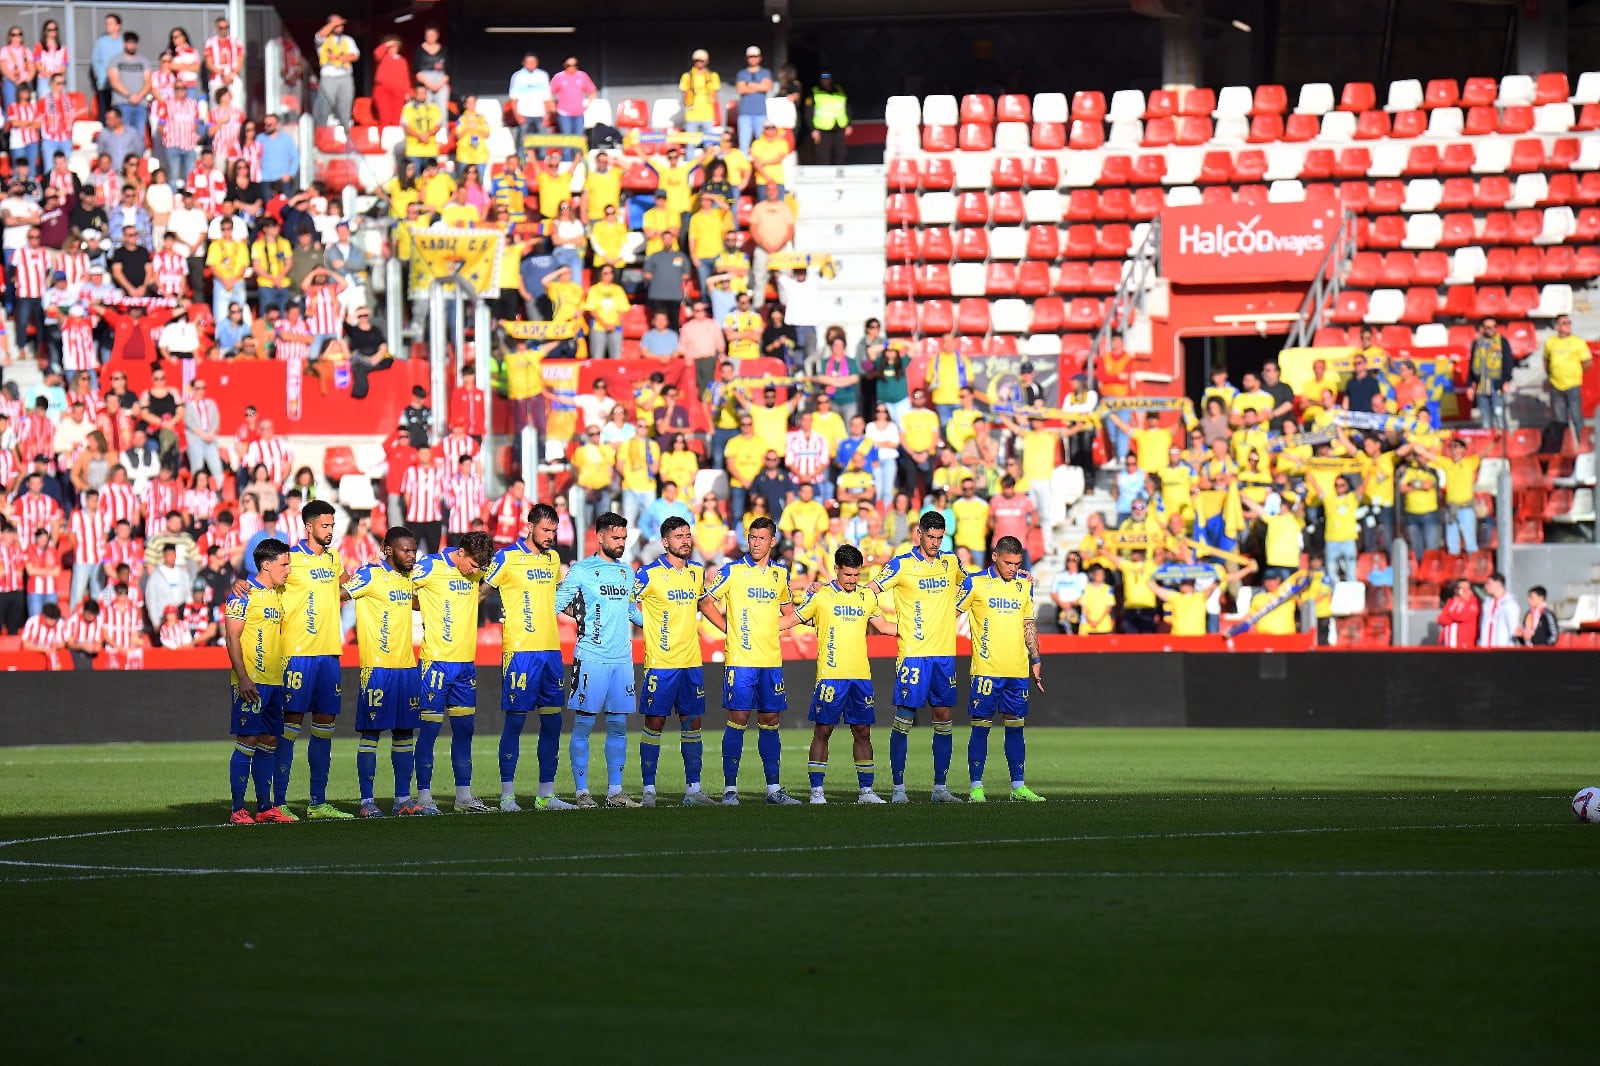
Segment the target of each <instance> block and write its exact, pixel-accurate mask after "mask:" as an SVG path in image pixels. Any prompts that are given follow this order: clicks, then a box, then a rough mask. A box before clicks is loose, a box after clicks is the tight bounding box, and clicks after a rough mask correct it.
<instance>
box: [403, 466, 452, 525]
mask: <svg viewBox="0 0 1600 1066" xmlns="http://www.w3.org/2000/svg"><path fill="white" fill-rule="evenodd" d="M444 489H445V479H444V478H443V477H442V476H441V475H440V473H439V468H438V467H436V466H434V465H433V462H432V460H431V459H430V457H429V452H428V449H427V448H419V449H417V465H415V466H413V467H412V468H411V469H410V470H407V471H406V476H405V477H404V478H403V479H402V480H401V482H400V495H402V496H404V497H405V500H406V521H408V522H442V521H443V520H444Z"/></svg>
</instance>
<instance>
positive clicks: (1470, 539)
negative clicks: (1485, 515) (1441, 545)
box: [1411, 437, 1479, 555]
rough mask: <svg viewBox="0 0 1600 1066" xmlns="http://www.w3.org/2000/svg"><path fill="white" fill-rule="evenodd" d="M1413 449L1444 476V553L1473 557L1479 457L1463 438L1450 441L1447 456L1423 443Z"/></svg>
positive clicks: (1476, 542)
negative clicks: (1473, 453)
mask: <svg viewBox="0 0 1600 1066" xmlns="http://www.w3.org/2000/svg"><path fill="white" fill-rule="evenodd" d="M1411 447H1412V451H1414V452H1415V453H1416V454H1418V455H1420V456H1421V457H1422V458H1423V460H1425V461H1426V462H1428V463H1430V464H1432V465H1433V466H1434V467H1435V468H1437V469H1438V470H1439V471H1441V472H1442V473H1443V474H1444V506H1445V526H1444V533H1445V550H1446V551H1448V552H1449V553H1450V554H1451V555H1460V554H1461V553H1463V552H1465V553H1466V554H1468V555H1471V554H1472V553H1473V552H1475V551H1477V550H1478V510H1477V496H1476V491H1477V483H1478V466H1479V459H1478V457H1477V456H1476V455H1469V454H1467V442H1466V441H1464V440H1462V439H1461V438H1460V437H1453V438H1451V440H1450V443H1449V444H1448V445H1447V446H1446V450H1447V452H1448V454H1446V455H1442V456H1441V455H1435V454H1434V453H1433V452H1431V451H1429V450H1428V449H1427V448H1425V447H1423V446H1422V445H1421V444H1417V443H1413V444H1412V446H1411Z"/></svg>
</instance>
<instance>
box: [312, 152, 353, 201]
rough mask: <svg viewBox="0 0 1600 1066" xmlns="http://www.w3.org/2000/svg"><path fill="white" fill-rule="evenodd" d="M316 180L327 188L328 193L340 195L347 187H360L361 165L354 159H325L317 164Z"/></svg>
mask: <svg viewBox="0 0 1600 1066" xmlns="http://www.w3.org/2000/svg"><path fill="white" fill-rule="evenodd" d="M316 170H317V180H318V181H320V182H322V183H323V184H324V185H326V186H327V187H328V191H329V192H330V193H340V192H343V191H344V190H345V188H346V187H347V186H351V185H354V186H358V187H359V186H360V184H361V164H360V163H359V162H357V161H356V160H354V159H327V160H322V161H320V162H318V163H317V167H316Z"/></svg>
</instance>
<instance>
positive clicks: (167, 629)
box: [161, 607, 194, 651]
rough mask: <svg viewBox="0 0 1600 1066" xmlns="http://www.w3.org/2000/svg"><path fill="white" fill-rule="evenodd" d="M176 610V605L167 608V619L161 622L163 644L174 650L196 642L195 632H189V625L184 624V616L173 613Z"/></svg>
mask: <svg viewBox="0 0 1600 1066" xmlns="http://www.w3.org/2000/svg"><path fill="white" fill-rule="evenodd" d="M176 610H177V608H175V607H169V608H167V611H168V615H167V618H166V621H164V622H162V623H161V646H162V647H163V648H167V649H170V650H172V651H176V650H177V649H179V648H187V647H188V646H189V645H191V644H193V643H194V634H193V633H191V632H189V627H188V626H186V625H184V624H183V619H182V618H179V617H178V616H177V615H176V614H173V613H172V612H174V611H176Z"/></svg>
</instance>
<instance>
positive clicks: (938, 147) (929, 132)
mask: <svg viewBox="0 0 1600 1066" xmlns="http://www.w3.org/2000/svg"><path fill="white" fill-rule="evenodd" d="M922 150H923V151H924V152H953V151H955V150H956V128H955V127H954V126H924V127H922Z"/></svg>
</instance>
